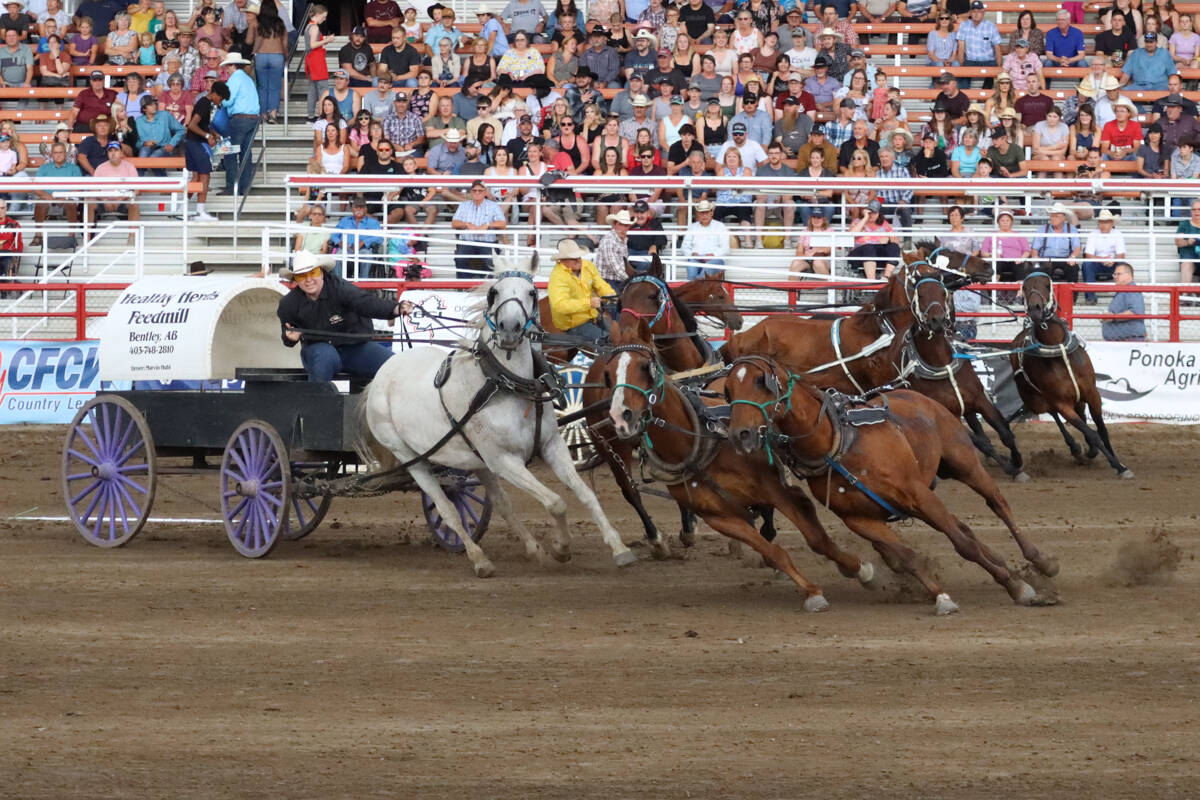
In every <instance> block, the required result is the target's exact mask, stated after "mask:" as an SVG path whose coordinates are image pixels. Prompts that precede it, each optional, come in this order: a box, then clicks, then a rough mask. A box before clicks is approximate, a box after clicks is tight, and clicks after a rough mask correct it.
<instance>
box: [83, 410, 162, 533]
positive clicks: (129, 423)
mask: <svg viewBox="0 0 1200 800" xmlns="http://www.w3.org/2000/svg"><path fill="white" fill-rule="evenodd" d="M62 465H63V483H62V486H63V499H64V500H65V501H66V503H67V515H68V516H69V517H70V518H71V521H72V522H74V523H75V529H76V530H78V531H79V534H80V535H81V536H82V537H83V538H84V539H85V540H87V541H88V542H89V543H91V544H94V545H96V546H97V547H120V546H121V545H123V544H125V543H126V542H128V541H129V540H130V539H132V538H133V537H134V536H135V535H137V532H138V531H140V530H141V529H142V526H143V525H145V524H146V519H147V518H148V517H149V516H150V506H151V505H153V504H154V486H155V481H156V478H157V469H156V466H155V454H154V441H153V439H151V437H150V427H149V426H148V425H147V424H146V420H145V418H144V417H143V416H142V414H141V412H140V411H138V410H137V408H135V407H134V405H133V404H132V403H130V402H129V401H128V400H126V399H125V398H123V397H117V396H115V395H100V396H99V397H95V398H93V399H91V400H89V401H88V402H87V403H86V404H85V405H84V406H83V408H81V409H79V413H77V414H76V415H75V419H73V420H71V427H70V428H69V429H68V431H67V441H66V444H65V445H64V447H63V460H62Z"/></svg>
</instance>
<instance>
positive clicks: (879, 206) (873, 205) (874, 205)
mask: <svg viewBox="0 0 1200 800" xmlns="http://www.w3.org/2000/svg"><path fill="white" fill-rule="evenodd" d="M867 208H868V209H869V210H871V211H882V210H883V203H881V202H879V201H878V200H872V201H871V202H869V203H867Z"/></svg>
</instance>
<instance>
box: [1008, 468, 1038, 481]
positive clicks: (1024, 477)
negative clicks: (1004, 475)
mask: <svg viewBox="0 0 1200 800" xmlns="http://www.w3.org/2000/svg"><path fill="white" fill-rule="evenodd" d="M1031 480H1033V479H1032V478H1030V477H1029V473H1028V472H1026V471H1025V470H1021V471H1020V472H1018V473H1017V474H1016V475H1013V483H1029V481H1031Z"/></svg>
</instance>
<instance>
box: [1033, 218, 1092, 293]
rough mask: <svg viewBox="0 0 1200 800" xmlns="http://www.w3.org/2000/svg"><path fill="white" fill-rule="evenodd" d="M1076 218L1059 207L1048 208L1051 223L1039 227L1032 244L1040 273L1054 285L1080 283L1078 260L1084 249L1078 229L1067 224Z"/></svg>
mask: <svg viewBox="0 0 1200 800" xmlns="http://www.w3.org/2000/svg"><path fill="white" fill-rule="evenodd" d="M1068 217H1069V218H1070V219H1074V218H1075V215H1074V213H1072V212H1071V210H1070V209H1069V208H1067V207H1066V206H1064V205H1063V204H1062V203H1055V204H1054V205H1052V206H1051V207H1050V222H1049V223H1048V224H1045V225H1042V227H1041V229H1040V230H1039V231H1038V235H1037V236H1036V237H1034V240H1033V246H1032V248H1031V249H1032V250H1033V254H1034V256H1035V257H1036V258H1037V261H1038V264H1039V266H1040V267H1041V269H1042V271H1043V272H1045V273H1046V274H1048V275H1049V276H1050V277H1051V278H1053V279H1054V280H1056V281H1066V282H1068V283H1074V282H1075V281H1076V280H1078V279H1079V256H1080V255H1081V254H1082V253H1083V247H1082V246H1081V244H1080V242H1079V229H1078V228H1076V227H1075V226H1074V225H1073V224H1072V223H1070V222H1068V221H1067V219H1068Z"/></svg>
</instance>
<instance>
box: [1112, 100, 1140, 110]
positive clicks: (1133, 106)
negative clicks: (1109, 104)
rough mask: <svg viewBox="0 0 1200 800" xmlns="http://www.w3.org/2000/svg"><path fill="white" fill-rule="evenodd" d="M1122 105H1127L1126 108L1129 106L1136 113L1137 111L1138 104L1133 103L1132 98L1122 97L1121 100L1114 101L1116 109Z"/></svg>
mask: <svg viewBox="0 0 1200 800" xmlns="http://www.w3.org/2000/svg"><path fill="white" fill-rule="evenodd" d="M1121 106H1125V107H1126V108H1128V109H1129V110H1130V112H1132V113H1134V114H1136V113H1137V106H1135V105H1134V104H1133V101H1132V100H1130V99H1129V98H1128V97H1122V98H1121V99H1120V100H1118V101H1117V102H1115V103H1113V108H1114V109H1117V108H1120V107H1121Z"/></svg>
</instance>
